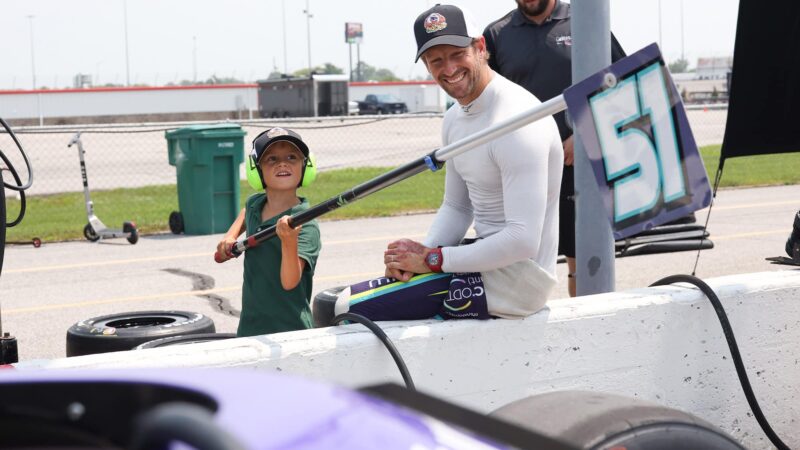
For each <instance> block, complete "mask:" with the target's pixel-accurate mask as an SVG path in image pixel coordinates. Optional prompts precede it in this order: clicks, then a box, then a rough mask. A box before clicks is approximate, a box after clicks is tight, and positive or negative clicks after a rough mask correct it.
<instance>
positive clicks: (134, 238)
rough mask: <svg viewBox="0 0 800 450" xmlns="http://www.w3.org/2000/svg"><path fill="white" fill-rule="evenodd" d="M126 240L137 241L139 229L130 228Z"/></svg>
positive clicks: (132, 242)
mask: <svg viewBox="0 0 800 450" xmlns="http://www.w3.org/2000/svg"><path fill="white" fill-rule="evenodd" d="M128 242H130V243H131V244H135V243H137V242H139V230H137V229H136V228H134V229H132V230H131V233H130V234H129V235H128Z"/></svg>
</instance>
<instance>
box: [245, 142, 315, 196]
mask: <svg viewBox="0 0 800 450" xmlns="http://www.w3.org/2000/svg"><path fill="white" fill-rule="evenodd" d="M246 164H247V167H246V168H245V172H246V173H247V183H248V184H249V185H250V187H251V188H253V189H255V190H257V191H263V190H264V177H263V176H261V168H260V167H258V164H257V163H256V155H255V151H253V152H251V153H250V156H248V157H247V161H246ZM315 179H317V157H316V156H314V154H313V153H310V152H309V154H308V158H306V165H305V166H303V174H302V175H301V176H300V184H298V185H297V187H306V186H308V185H310V184H311V183H313V182H314V180H315Z"/></svg>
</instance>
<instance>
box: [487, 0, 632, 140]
mask: <svg viewBox="0 0 800 450" xmlns="http://www.w3.org/2000/svg"><path fill="white" fill-rule="evenodd" d="M483 36H484V37H485V38H486V46H487V49H488V50H489V54H490V57H489V66H490V67H491V68H492V69H494V70H495V71H496V72H497V73H499V74H500V75H503V76H504V77H506V78H508V79H509V80H511V81H513V82H515V83H517V84H519V85H520V86H522V87H524V88H525V89H527V90H529V91H530V92H531V93H533V95H535V96H536V97H537V98H538V99H539V100H541V101H543V102H544V101H547V100H550V99H551V98H553V97H556V96H558V95H559V94H561V93H563V92H564V89H566V88H567V87H569V86H570V85H571V84H572V33H571V30H570V5H569V3H563V2H561V1H560V0H556V6H555V8H554V9H553V13H552V14H551V15H550V17H548V18H547V19H546V20H545V21H544V22H542V24H541V25H537V24H536V23H534V22H533V21H531V20H529V19H528V18H527V17H525V15H524V14H522V13H521V12H520V11H519V9H515V10H513V11H511V12H509V13H508V14H506V15H505V16H504V17H502V18H501V19H498V20H496V21H494V22H492V23H490V24H489V25H488V26H487V27H486V29H485V30H484V32H483ZM624 56H625V52H624V51H623V50H622V47H621V46H620V45H619V42H617V39H616V38H615V37H614V35H613V34H612V35H611V60H612V61H617V60H618V59H621V58H623V57H624ZM554 117H555V119H556V124H558V131H559V133H561V140H564V139H566V138H568V137H569V136H571V135H572V130H571V129H570V128H569V127H568V126H567V124H566V120H565V119H564V112H560V113H558V114H556V115H554Z"/></svg>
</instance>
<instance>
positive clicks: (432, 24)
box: [414, 4, 481, 62]
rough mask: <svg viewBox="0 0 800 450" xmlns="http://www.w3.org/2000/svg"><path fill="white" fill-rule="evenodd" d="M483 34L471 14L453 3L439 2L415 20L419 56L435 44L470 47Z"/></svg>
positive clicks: (415, 35) (417, 58)
mask: <svg viewBox="0 0 800 450" xmlns="http://www.w3.org/2000/svg"><path fill="white" fill-rule="evenodd" d="M480 35H481V32H480V30H478V29H477V27H476V26H475V22H473V21H472V19H471V17H470V14H469V13H468V12H465V11H463V10H461V9H460V8H458V7H457V6H453V5H441V4H437V5H436V6H434V7H433V8H431V9H429V10H427V11H425V12H424V13H422V14H420V15H419V17H417V20H416V21H414V37H416V38H417V57H416V59H414V62H416V61H419V57H420V56H422V54H423V53H425V50H428V49H429V48H431V47H433V46H434V45H442V44H446V45H453V46H456V47H469V46H470V44H472V39H473V38H475V37H478V36H480Z"/></svg>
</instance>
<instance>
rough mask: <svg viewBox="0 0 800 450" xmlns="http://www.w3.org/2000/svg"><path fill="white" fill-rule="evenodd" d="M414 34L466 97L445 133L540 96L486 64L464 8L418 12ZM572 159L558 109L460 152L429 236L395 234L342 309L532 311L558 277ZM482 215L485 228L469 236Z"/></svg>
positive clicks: (374, 315)
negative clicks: (566, 169) (375, 272)
mask: <svg viewBox="0 0 800 450" xmlns="http://www.w3.org/2000/svg"><path fill="white" fill-rule="evenodd" d="M414 34H415V36H416V40H417V50H418V51H417V59H419V58H422V61H423V62H424V63H425V66H426V67H427V68H428V71H429V72H430V74H431V76H432V77H433V79H434V80H435V81H436V83H437V84H438V85H439V86H440V87H441V88H442V89H444V90H445V92H447V93H448V94H449V95H450V96H451V97H453V98H454V99H455V100H456V101H457V102H458V103H457V104H456V105H454V106H453V107H451V108H450V109H449V110H448V111H447V113H446V114H445V116H444V123H443V127H442V140H443V143H444V145H448V144H450V143H452V142H455V141H458V140H460V139H462V138H464V137H466V136H469V135H472V134H474V133H476V132H478V131H480V130H482V129H485V128H488V127H490V126H492V125H494V124H496V123H498V122H502V121H505V120H506V119H508V118H510V117H511V116H514V115H516V114H518V113H520V112H523V111H526V110H528V109H530V108H532V107H533V106H535V105H537V104H539V103H540V102H539V100H538V99H537V98H536V97H534V96H533V94H531V93H530V92H528V91H527V90H525V89H524V88H522V87H520V86H518V85H516V84H514V83H512V82H510V81H508V80H507V79H505V78H503V77H502V76H500V75H499V74H497V73H495V72H494V71H492V69H490V68H489V65H488V62H487V60H488V53H487V51H486V44H485V41H484V38H483V36H482V34H481V31H480V30H479V29H477V28H473V25H472V22H471V21H470V20H469V18H468V16H467V17H465V14H464V13H463V12H462V10H461V9H459V8H457V7H455V6H450V5H436V6H434V7H433V8H431V9H429V10H428V11H425V12H424V13H422V14H421V15H420V16H419V17H418V18H417V20H416V22H415V23H414ZM563 161H564V154H563V147H562V144H561V139H560V137H559V133H558V128H557V126H556V123H555V121H554V120H553V118H552V117H548V118H546V119H542V120H539V121H537V122H534V123H532V124H530V125H526V126H525V127H522V128H520V129H518V130H516V131H513V132H510V133H508V134H506V135H504V136H502V137H500V138H497V139H495V140H493V141H491V142H489V143H486V144H483V145H481V146H478V147H476V148H474V149H472V150H470V151H467V152H465V153H462V154H460V155H458V156H455V157H454V158H452V159H451V160H449V161H448V162H447V164H446V170H447V172H446V175H445V194H444V200H443V203H442V206H441V207H440V208H439V210H438V212H437V214H436V217H435V219H434V222H433V225H432V226H431V228H430V230H429V232H428V235H427V237H426V238H425V240H424V241H423V242H415V241H413V240H410V239H400V240H397V241H394V242H391V243H390V244H389V245H388V248H387V250H386V251H385V252H384V263H385V264H386V277H385V278H378V279H375V280H369V281H366V282H362V283H358V284H356V285H353V286H351V287H349V288H347V289H345V290H344V291H343V292H342V293H341V295H339V298H338V300H337V301H336V307H335V313H336V314H340V313H343V312H346V311H350V312H353V313H357V314H362V315H364V316H366V317H369V318H371V319H373V320H398V319H422V318H429V317H440V318H443V319H448V318H477V319H486V318H490V317H505V318H521V317H525V316H527V315H530V314H533V313H535V312H536V311H538V310H539V309H541V308H542V307H543V306H544V304H545V302H546V301H547V297H548V295H549V294H550V291H551V290H552V288H553V286H554V285H555V284H556V276H555V268H556V256H557V246H558V206H559V188H560V184H561V173H562V167H563ZM473 223H474V228H475V233H476V239H474V240H470V241H472V242H469V245H464V244H465V242H464V238H465V236H466V233H467V230H468V229H469V227H470V225H472V224H473Z"/></svg>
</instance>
